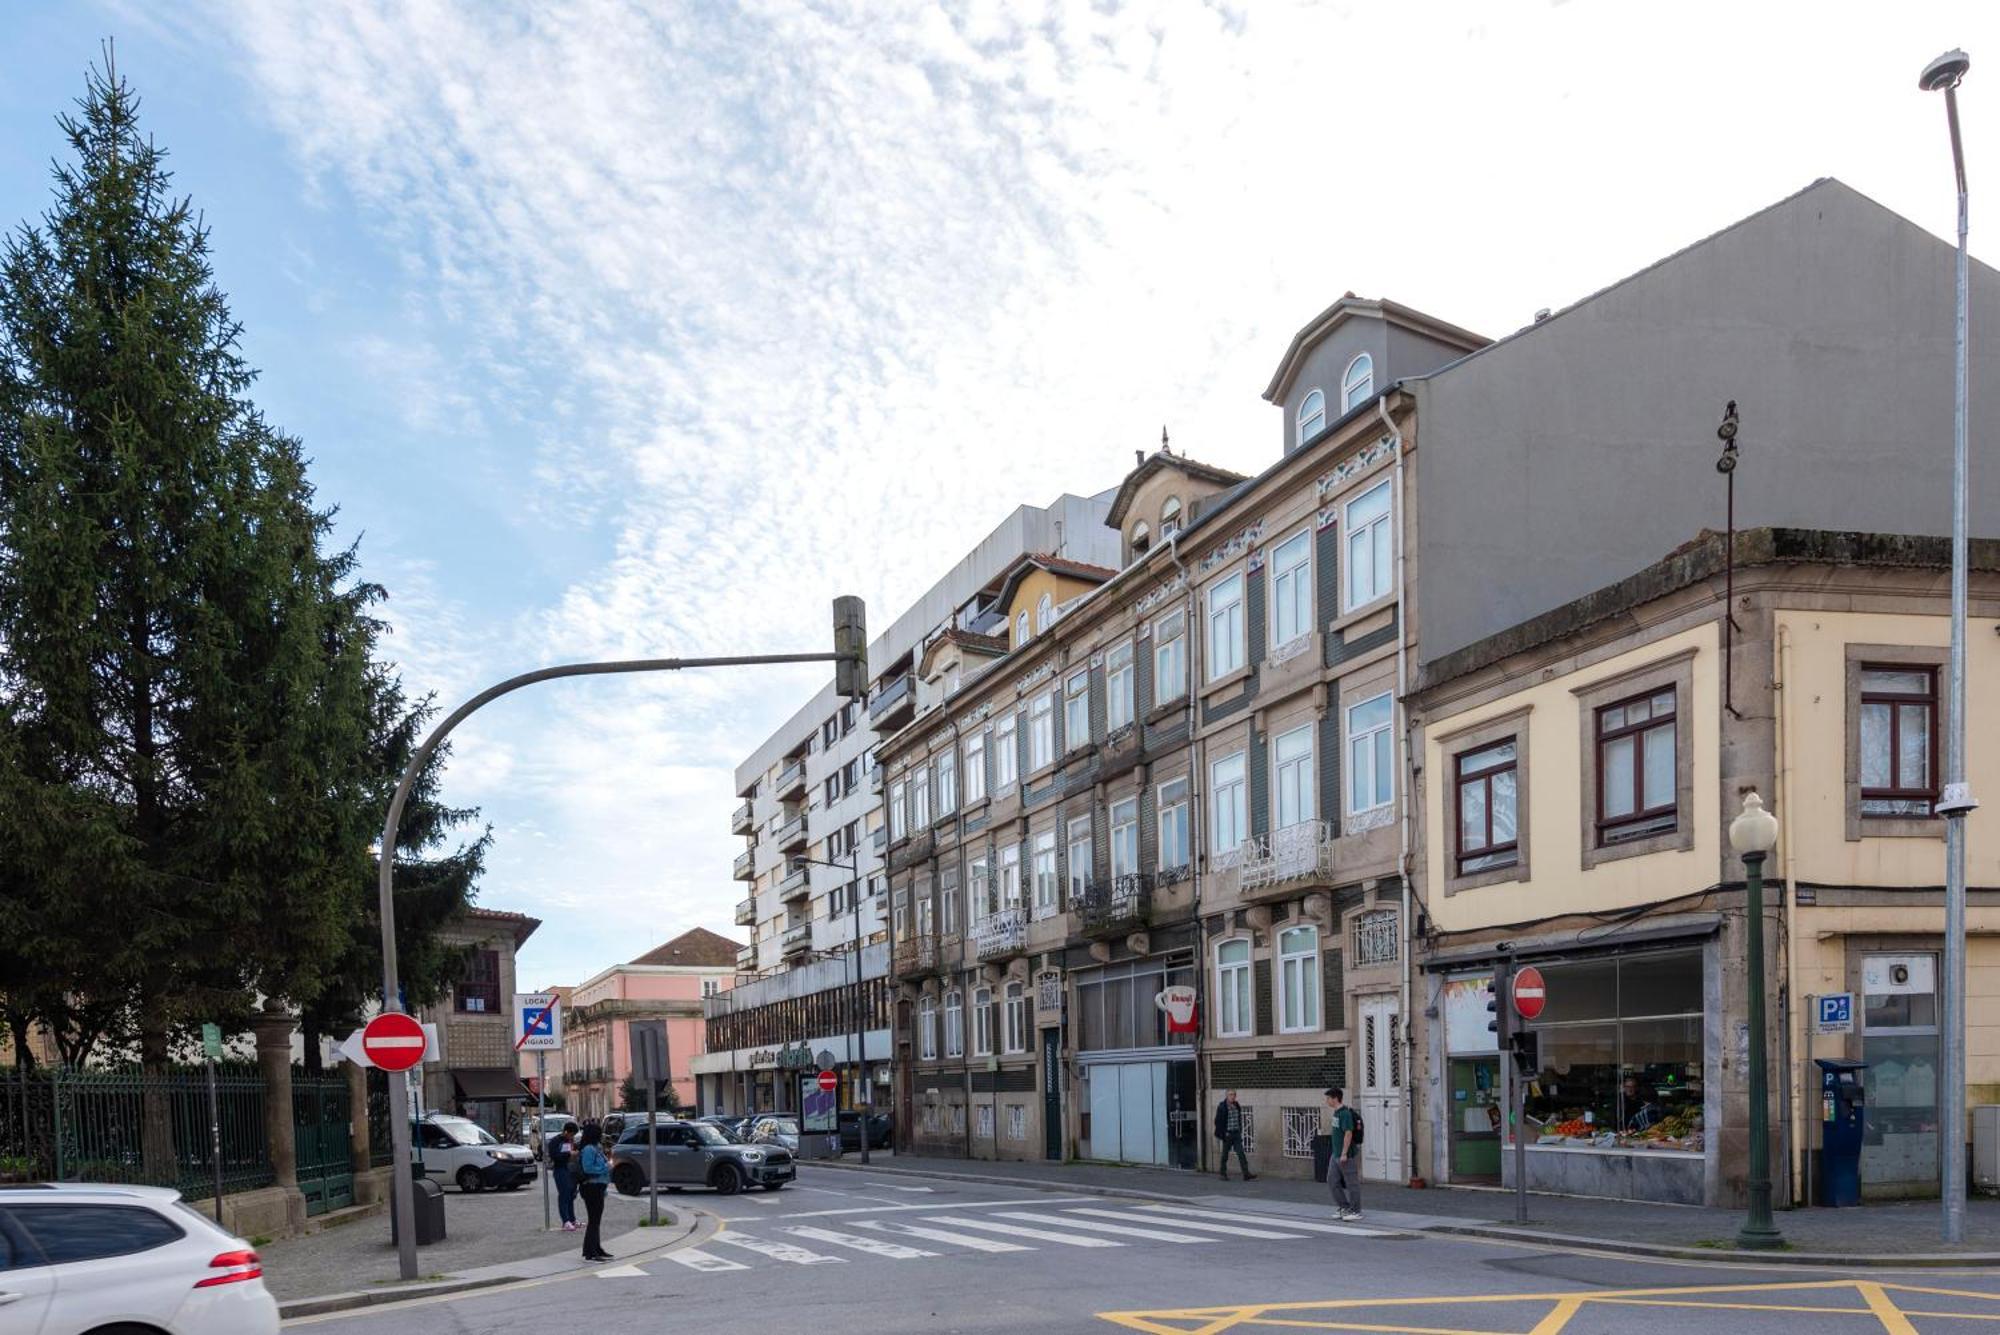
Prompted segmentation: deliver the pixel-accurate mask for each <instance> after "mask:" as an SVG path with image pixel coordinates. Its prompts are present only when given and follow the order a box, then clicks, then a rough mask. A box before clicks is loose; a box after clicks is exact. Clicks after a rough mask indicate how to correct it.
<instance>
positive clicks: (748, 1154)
mask: <svg viewBox="0 0 2000 1335" xmlns="http://www.w3.org/2000/svg"><path fill="white" fill-rule="evenodd" d="M763 1157H764V1151H762V1150H745V1151H743V1159H744V1162H746V1163H756V1162H758V1161H759V1160H761V1159H762V1158H763Z"/></svg>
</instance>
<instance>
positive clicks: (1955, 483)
mask: <svg viewBox="0 0 2000 1335" xmlns="http://www.w3.org/2000/svg"><path fill="white" fill-rule="evenodd" d="M1971 68H1972V60H1971V58H1970V57H1968V56H1967V55H1966V54H1965V52H1963V51H1947V52H1945V53H1944V54H1943V55H1941V56H1939V57H1938V58H1937V59H1936V60H1933V61H1932V62H1931V63H1930V64H1928V65H1926V66H1924V72H1923V73H1922V74H1921V75H1919V76H1918V78H1917V86H1918V87H1919V88H1921V89H1923V90H1924V91H1925V92H1927V93H1935V92H1942V93H1943V94H1944V114H1945V120H1946V122H1947V123H1948V124H1949V125H1950V127H1951V166H1952V172H1953V174H1954V175H1955V176H1956V177H1957V178H1958V272H1957V288H1958V307H1957V319H1956V321H1955V328H1954V330H1953V335H1954V336H1953V340H1952V341H1953V343H1954V345H1955V348H1954V351H1955V354H1956V355H1955V359H1954V363H1955V373H1954V376H1953V381H1952V424H1951V426H1952V430H1951V694H1950V697H1949V700H1948V703H1947V704H1946V705H1945V714H1946V722H1947V724H1948V728H1947V731H1946V732H1945V741H1944V791H1943V792H1942V793H1941V794H1940V795H1939V797H1938V804H1937V813H1938V815H1940V816H1942V817H1944V1017H1943V1021H1942V1030H1941V1033H1940V1035H1939V1037H1940V1038H1941V1039H1942V1041H1943V1046H1944V1051H1943V1053H1942V1054H1941V1055H1942V1056H1943V1058H1944V1060H1943V1061H1942V1062H1941V1063H1939V1064H1940V1065H1941V1066H1942V1067H1943V1070H1942V1071H1941V1072H1940V1073H1939V1088H1938V1133H1939V1135H1940V1136H1941V1137H1942V1139H1943V1140H1944V1162H1943V1163H1942V1164H1941V1165H1940V1166H1939V1171H1940V1172H1941V1174H1942V1175H1943V1178H1944V1182H1943V1184H1942V1185H1943V1192H1942V1193H1941V1194H1942V1195H1943V1197H1944V1230H1943V1232H1944V1240H1945V1241H1946V1242H1963V1241H1964V1240H1965V816H1966V813H1967V812H1969V811H1971V810H1972V809H1973V808H1974V807H1976V806H1978V805H1979V804H1978V802H1976V801H1974V800H1973V796H1972V790H1971V788H1970V787H1969V786H1968V785H1967V784H1966V782H1965V569H1966V562H1965V528H1966V523H1965V494H1966V482H1965V439H1966V421H1965V416H1966V404H1965V400H1966V369H1967V368H1966V338H1967V333H1966V326H1967V322H1968V313H1967V306H1968V304H1969V300H1970V298H1969V294H1968V291H1967V282H1966V256H1965V226H1966V200H1965V149H1964V146H1963V144H1962V143H1961V142H1960V140H1959V134H1958V84H1959V80H1961V79H1963V78H1964V77H1965V72H1966V71H1967V70H1969V69H1971Z"/></svg>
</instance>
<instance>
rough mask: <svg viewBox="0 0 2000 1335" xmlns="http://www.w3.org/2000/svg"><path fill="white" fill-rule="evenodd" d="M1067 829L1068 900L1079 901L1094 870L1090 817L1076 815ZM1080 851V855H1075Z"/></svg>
mask: <svg viewBox="0 0 2000 1335" xmlns="http://www.w3.org/2000/svg"><path fill="white" fill-rule="evenodd" d="M1068 831H1069V902H1070V903H1072V904H1077V903H1081V902H1082V900H1083V896H1084V893H1085V892H1086V891H1087V890H1088V889H1089V888H1090V877H1091V873H1092V872H1093V871H1095V870H1096V858H1097V849H1096V845H1095V842H1094V841H1093V840H1092V839H1091V837H1090V817H1088V816H1078V817H1076V818H1075V819H1074V820H1072V821H1070V823H1069V826H1068ZM1079 851H1081V853H1082V856H1081V857H1079V856H1077V854H1078V852H1079Z"/></svg>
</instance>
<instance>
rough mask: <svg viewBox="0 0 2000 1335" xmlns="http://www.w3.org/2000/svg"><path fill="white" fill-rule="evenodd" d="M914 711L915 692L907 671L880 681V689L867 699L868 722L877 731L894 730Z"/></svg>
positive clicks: (907, 719) (909, 717)
mask: <svg viewBox="0 0 2000 1335" xmlns="http://www.w3.org/2000/svg"><path fill="white" fill-rule="evenodd" d="M916 713H917V692H916V690H915V688H914V683H912V681H911V680H910V674H909V673H907V672H905V673H904V674H903V675H902V676H900V677H893V678H891V679H890V680H888V681H886V682H884V683H882V689H881V690H879V691H877V692H875V694H874V696H873V697H872V698H871V699H870V700H869V701H868V723H869V726H870V727H872V728H874V729H875V731H877V732H884V733H886V732H894V731H895V730H896V729H897V728H900V727H902V726H903V725H904V724H905V723H908V722H909V721H910V720H911V719H912V718H915V717H916Z"/></svg>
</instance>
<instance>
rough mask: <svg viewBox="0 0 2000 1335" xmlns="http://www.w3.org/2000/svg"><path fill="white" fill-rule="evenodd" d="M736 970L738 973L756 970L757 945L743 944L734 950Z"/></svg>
mask: <svg viewBox="0 0 2000 1335" xmlns="http://www.w3.org/2000/svg"><path fill="white" fill-rule="evenodd" d="M736 971H737V972H738V973H755V972H756V971H757V947H755V946H745V947H743V948H742V949H741V950H739V951H737V952H736Z"/></svg>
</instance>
